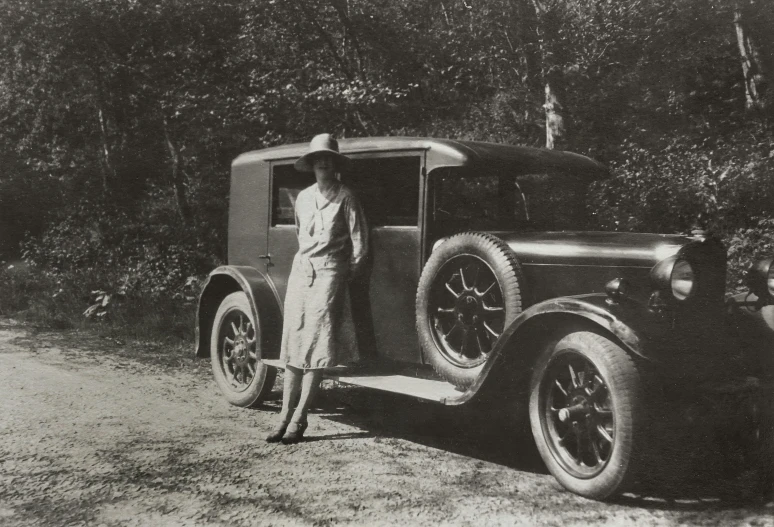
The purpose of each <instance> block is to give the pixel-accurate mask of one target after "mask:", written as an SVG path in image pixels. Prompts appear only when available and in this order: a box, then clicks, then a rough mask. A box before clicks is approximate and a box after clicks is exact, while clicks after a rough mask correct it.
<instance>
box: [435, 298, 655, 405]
mask: <svg viewBox="0 0 774 527" xmlns="http://www.w3.org/2000/svg"><path fill="white" fill-rule="evenodd" d="M606 298H607V296H606V295H604V294H593V295H584V296H578V297H564V298H553V299H550V300H546V301H544V302H540V303H538V304H535V305H533V306H531V307H530V308H529V309H526V310H525V311H523V312H522V313H521V314H520V315H519V316H518V317H516V319H515V320H514V321H513V322H511V324H510V325H509V326H508V327H507V328H506V329H505V331H503V334H502V335H500V338H499V339H498V341H497V343H496V344H495V347H494V349H493V350H492V354H491V355H490V357H489V360H488V361H487V363H486V364H485V365H484V368H483V370H482V371H481V374H480V375H479V376H478V379H476V382H474V383H473V385H472V386H471V387H470V388H469V389H468V390H467V391H466V392H464V393H463V394H461V395H460V396H459V397H457V398H456V399H454V400H447V401H445V402H446V404H450V405H452V404H463V403H465V402H467V401H468V400H470V399H472V398H473V396H475V395H476V393H477V392H478V391H479V390H480V389H481V387H482V386H484V384H485V383H486V381H487V379H488V378H489V374H490V372H492V371H493V369H495V367H496V366H495V365H497V367H496V369H500V366H503V365H504V363H505V362H506V361H508V362H510V364H512V365H515V366H516V367H515V368H507V370H508V373H507V375H508V377H509V383H511V384H513V383H521V384H523V385H524V386H525V387H526V384H525V377H526V376H527V375H528V374H529V373H530V371H531V363H532V361H533V360H534V358H535V355H536V353H537V352H538V351H539V348H540V345H541V344H542V343H544V342H546V340H547V339H550V336H551V335H552V334H557V330H559V328H561V327H565V328H566V327H586V328H592V329H595V330H597V331H601V332H604V333H606V334H608V335H609V336H611V337H612V338H613V339H614V340H616V341H617V342H618V343H619V344H621V345H622V346H623V347H624V348H625V349H627V350H628V351H629V352H631V353H634V354H635V355H638V356H640V357H643V358H647V356H646V354H645V351H644V349H643V344H642V338H641V336H640V335H639V334H638V333H637V332H636V331H635V330H634V329H633V328H632V327H631V326H629V325H628V324H626V323H625V322H623V321H622V320H621V319H620V318H619V316H617V315H616V314H615V313H614V311H613V309H611V308H614V306H610V305H608V304H607V303H606V301H605V300H606ZM503 369H506V368H503ZM514 372H515V376H514Z"/></svg>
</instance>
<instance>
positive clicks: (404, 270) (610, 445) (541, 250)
mask: <svg viewBox="0 0 774 527" xmlns="http://www.w3.org/2000/svg"><path fill="white" fill-rule="evenodd" d="M340 147H341V151H342V153H344V154H346V155H347V156H349V157H350V158H351V159H352V161H353V162H352V166H351V168H350V169H349V170H348V171H347V172H346V173H344V174H342V175H341V178H342V181H343V182H344V183H346V184H347V185H349V186H350V187H351V188H352V189H353V190H354V191H355V192H356V193H357V194H358V195H359V197H360V199H361V202H362V204H363V207H364V210H365V213H366V216H367V219H368V223H369V228H370V260H369V261H370V264H369V266H368V271H367V273H366V275H365V276H364V277H363V278H361V279H360V280H359V281H355V282H353V283H352V287H351V291H350V293H351V295H350V296H351V300H352V305H353V312H354V313H355V315H356V325H357V329H358V339H359V342H360V348H361V352H362V353H363V355H364V359H363V361H362V364H360V365H359V367H358V368H356V369H343V370H342V369H337V368H333V369H330V370H329V371H327V376H328V377H330V378H333V379H336V380H338V381H340V382H342V383H349V384H354V385H359V386H364V387H368V388H372V389H376V390H385V391H389V392H395V393H400V394H405V395H407V396H411V397H414V398H419V399H423V400H427V401H433V402H436V403H439V404H444V405H462V404H465V403H469V402H471V401H475V400H487V401H489V403H487V404H494V403H496V402H499V403H506V404H505V405H504V406H503V408H506V409H508V411H507V412H505V414H504V415H512V418H513V419H514V420H515V419H518V418H519V416H520V415H521V416H523V418H524V419H528V421H529V426H530V427H531V430H532V434H533V436H534V440H535V442H536V445H537V448H538V451H539V452H540V455H541V456H542V458H543V461H544V462H545V464H546V466H547V468H548V469H549V470H550V472H551V473H552V474H553V475H554V476H555V477H556V478H557V479H558V481H559V482H560V483H561V484H562V485H564V486H565V487H566V488H567V489H569V490H571V491H573V492H575V493H578V494H580V495H583V496H587V497H590V498H595V499H605V498H608V497H611V496H614V495H616V494H620V493H622V492H624V491H625V490H627V489H629V488H631V487H632V485H634V484H635V483H636V482H637V481H638V480H639V479H641V478H642V477H644V475H647V473H648V472H650V471H651V470H652V466H653V464H654V461H653V460H657V459H658V455H659V452H658V448H659V447H658V445H659V441H660V439H661V438H662V437H663V435H664V434H663V431H658V430H659V427H658V426H657V425H658V423H663V422H666V421H664V419H666V417H665V416H666V415H667V414H670V415H671V414H674V415H676V416H677V418H676V419H675V420H674V422H681V423H689V424H690V423H696V424H701V425H702V426H704V425H706V424H707V423H711V424H712V425H713V426H726V427H730V428H731V429H732V430H733V431H734V434H735V435H737V436H738V435H742V436H744V438H745V441H749V442H750V443H751V445H752V446H751V447H750V448H752V449H753V452H754V454H755V455H756V456H758V457H757V458H755V460H754V461H753V463H754V464H756V463H757V464H758V465H761V463H763V462H764V461H765V463H766V464H767V466H770V465H771V463H770V450H766V448H767V447H766V441H770V439H769V438H770V437H771V435H770V434H771V429H770V425H769V422H770V421H768V420H767V418H768V417H770V414H769V412H770V406H766V404H768V403H766V402H762V401H765V400H766V399H765V397H764V396H766V395H767V394H770V392H771V388H770V386H771V384H770V379H771V374H772V370H773V369H772V357H774V353H772V350H771V347H772V335H773V334H774V306H771V305H770V304H771V303H772V298H774V267H772V265H771V263H772V261H771V260H770V259H768V260H764V261H761V262H757V263H756V264H755V265H754V266H753V267H752V269H751V270H750V273H749V284H750V288H751V290H750V291H749V292H747V293H744V294H740V295H736V296H730V297H728V298H727V297H726V294H725V281H726V251H725V249H724V247H723V246H722V244H721V243H720V242H719V241H718V240H716V239H715V238H713V237H708V236H705V235H703V234H702V233H700V232H698V233H697V232H695V233H693V234H692V235H691V236H682V235H672V234H644V233H628V232H593V231H587V230H584V228H585V226H586V225H587V224H588V223H589V222H588V211H587V210H586V207H585V205H584V192H585V191H586V188H587V186H588V184H589V182H591V181H594V180H596V179H600V178H605V177H606V176H607V175H608V171H607V170H606V168H605V167H604V166H602V165H600V164H599V163H597V162H595V161H593V160H591V159H589V158H587V157H584V156H581V155H577V154H573V153H568V152H558V151H550V150H542V149H536V148H528V147H521V146H509V145H501V144H491V143H483V142H468V141H454V140H445V139H427V138H409V137H383V138H362V139H345V140H342V141H341V142H340ZM306 148H307V145H306V144H296V145H287V146H279V147H274V148H267V149H265V150H259V151H254V152H249V153H246V154H243V155H241V156H239V157H238V158H236V159H235V160H234V162H233V165H232V173H231V194H230V204H229V224H228V265H224V266H222V267H218V268H217V269H215V270H214V271H213V272H212V273H211V274H210V276H209V278H208V280H207V282H206V284H205V286H204V288H203V291H202V294H201V298H200V301H199V311H198V322H197V343H198V347H197V354H198V355H199V356H200V357H210V358H211V363H212V369H213V373H214V377H215V379H216V381H217V383H218V385H219V387H220V388H221V390H222V392H223V394H224V395H225V397H226V398H227V399H228V401H229V402H231V403H232V404H235V405H238V406H245V407H247V406H254V405H257V404H258V403H260V402H261V401H262V399H264V398H265V397H266V395H267V394H268V393H269V392H270V391H271V389H272V385H273V383H274V380H275V377H276V373H277V369H278V368H283V364H282V363H281V362H280V361H279V360H278V359H279V354H280V340H281V333H282V320H283V319H282V311H283V300H284V296H285V290H286V286H287V279H288V274H289V272H290V267H291V262H292V260H293V256H294V254H295V252H296V250H297V247H298V245H297V240H296V230H295V226H294V215H293V206H294V202H295V196H296V195H297V194H298V192H299V191H300V190H301V189H303V188H305V187H307V186H309V185H310V184H312V183H313V182H314V176H313V175H311V174H304V173H299V172H297V171H296V170H295V169H294V168H293V162H294V161H295V160H296V159H297V158H298V157H299V156H301V155H302V154H303V153H305V151H306ZM520 409H522V410H523V412H522V411H520ZM511 410H512V412H511ZM500 415H503V414H502V413H501V414H500ZM661 428H662V429H663V428H665V427H663V426H662V427H661ZM669 430H670V428H669V427H666V431H667V432H669ZM699 435H700V437H706V436H704V435H702V434H699ZM769 444H770V443H769ZM761 456H763V457H761ZM766 456H768V457H766Z"/></svg>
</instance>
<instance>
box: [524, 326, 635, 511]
mask: <svg viewBox="0 0 774 527" xmlns="http://www.w3.org/2000/svg"><path fill="white" fill-rule="evenodd" d="M529 417H530V426H531V428H532V435H533V436H534V438H535V443H536V445H537V448H538V451H539V452H540V456H541V457H542V458H543V461H544V462H545V464H546V467H547V468H548V470H549V471H550V472H551V474H553V475H554V477H555V478H556V479H557V480H558V481H559V483H560V484H561V485H562V486H564V487H565V488H566V489H568V490H570V491H572V492H574V493H576V494H579V495H581V496H585V497H587V498H591V499H596V500H604V499H607V498H609V497H611V496H613V495H616V494H620V493H622V492H624V491H625V490H626V489H627V488H629V487H630V486H631V484H632V483H633V482H634V480H635V478H636V477H637V476H638V474H639V472H638V471H639V466H640V465H641V460H642V459H644V458H645V456H644V451H643V448H644V447H645V446H646V444H647V441H645V440H644V438H643V434H644V433H645V430H646V428H647V425H646V423H647V417H646V408H645V395H644V385H643V379H642V374H641V373H640V371H639V370H638V368H637V364H636V363H635V361H634V359H633V358H632V357H631V356H630V355H629V354H628V353H627V352H626V351H624V350H623V349H622V348H621V347H620V346H618V345H617V344H616V343H614V342H613V341H611V340H610V339H608V338H606V337H604V336H602V335H598V334H596V333H591V332H588V331H577V332H573V333H569V334H568V335H566V336H564V337H563V338H561V339H560V340H559V341H554V342H552V343H550V344H549V345H548V346H546V347H545V349H544V350H543V351H542V353H541V355H540V356H539V357H538V360H537V364H536V367H535V369H534V371H533V374H532V379H531V381H530V399H529Z"/></svg>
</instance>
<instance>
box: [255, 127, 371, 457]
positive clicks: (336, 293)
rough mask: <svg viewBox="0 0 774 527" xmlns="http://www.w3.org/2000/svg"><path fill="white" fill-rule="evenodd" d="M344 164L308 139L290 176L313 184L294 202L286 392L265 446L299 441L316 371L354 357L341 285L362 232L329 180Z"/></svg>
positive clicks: (361, 249)
mask: <svg viewBox="0 0 774 527" xmlns="http://www.w3.org/2000/svg"><path fill="white" fill-rule="evenodd" d="M348 164H349V159H348V158H347V157H345V156H343V155H341V154H340V153H339V145H338V143H337V142H336V140H335V139H333V138H332V137H331V136H330V134H321V135H318V136H315V137H314V138H313V139H312V141H311V143H310V144H309V152H308V153H307V154H305V155H304V156H302V157H301V158H300V159H298V161H296V163H295V168H296V170H299V171H301V172H314V175H315V178H316V179H317V183H316V184H314V185H312V186H311V187H309V188H306V189H304V190H302V191H301V192H300V193H299V195H298V198H296V204H295V217H296V233H297V235H298V253H296V256H295V258H294V259H293V267H292V268H291V271H290V277H289V278H288V288H287V293H286V295H285V313H284V315H285V322H284V325H283V328H282V351H281V355H280V359H281V360H283V361H284V362H285V386H284V390H283V394H282V412H281V413H280V417H279V420H280V422H279V425H278V426H277V427H276V428H275V429H274V430H273V431H272V432H271V434H269V435H268V437H266V441H268V442H277V441H282V442H283V443H285V444H291V443H297V442H299V441H301V439H302V438H303V435H304V431H305V430H306V426H307V413H308V411H309V406H310V405H311V402H312V400H313V398H314V395H315V393H316V391H317V389H318V387H319V386H320V381H321V380H322V373H323V370H324V369H325V368H326V367H331V366H335V365H337V364H346V363H349V362H355V361H356V360H357V358H358V349H357V341H356V339H355V327H354V324H353V322H352V314H351V311H350V303H349V294H348V287H347V281H348V280H349V279H351V278H352V277H354V276H356V275H357V274H358V273H359V272H360V269H361V268H362V265H363V263H364V260H365V256H366V252H367V248H368V239H367V238H368V230H367V227H366V223H365V219H364V217H363V212H362V209H361V207H360V203H359V202H358V200H357V198H356V197H355V195H354V194H353V193H352V191H350V190H349V189H348V188H347V187H345V186H344V185H342V184H341V183H340V182H339V181H338V180H337V179H336V173H337V171H340V170H342V169H344V168H346V166H347V165H348Z"/></svg>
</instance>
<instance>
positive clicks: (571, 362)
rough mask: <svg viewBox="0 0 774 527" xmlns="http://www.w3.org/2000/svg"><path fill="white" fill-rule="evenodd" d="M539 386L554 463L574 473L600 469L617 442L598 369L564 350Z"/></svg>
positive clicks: (584, 474)
mask: <svg viewBox="0 0 774 527" xmlns="http://www.w3.org/2000/svg"><path fill="white" fill-rule="evenodd" d="M540 389H541V391H542V393H541V396H540V400H541V401H542V404H541V410H542V414H543V416H542V417H543V427H544V434H546V435H547V436H548V441H547V444H548V445H549V448H551V451H552V454H553V455H554V457H555V458H556V460H557V461H558V463H559V464H560V465H562V468H563V469H564V470H565V471H566V472H568V473H570V474H572V475H573V476H575V477H577V478H590V477H594V476H595V475H597V474H599V473H600V472H602V470H604V468H605V466H606V465H607V463H608V461H610V455H611V454H612V450H613V443H614V441H615V412H614V411H613V402H612V400H611V398H610V392H609V389H608V387H607V384H606V383H605V381H604V379H603V378H602V377H601V376H600V374H599V372H598V371H597V368H596V367H595V366H594V364H593V363H592V362H591V361H590V360H588V359H587V358H586V357H584V356H583V355H580V354H578V353H575V352H572V351H567V352H565V353H562V354H561V355H559V356H557V357H556V358H555V359H554V360H553V361H552V362H551V364H550V365H549V367H548V370H547V371H546V377H545V379H544V381H543V383H542V384H541V388H540Z"/></svg>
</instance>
